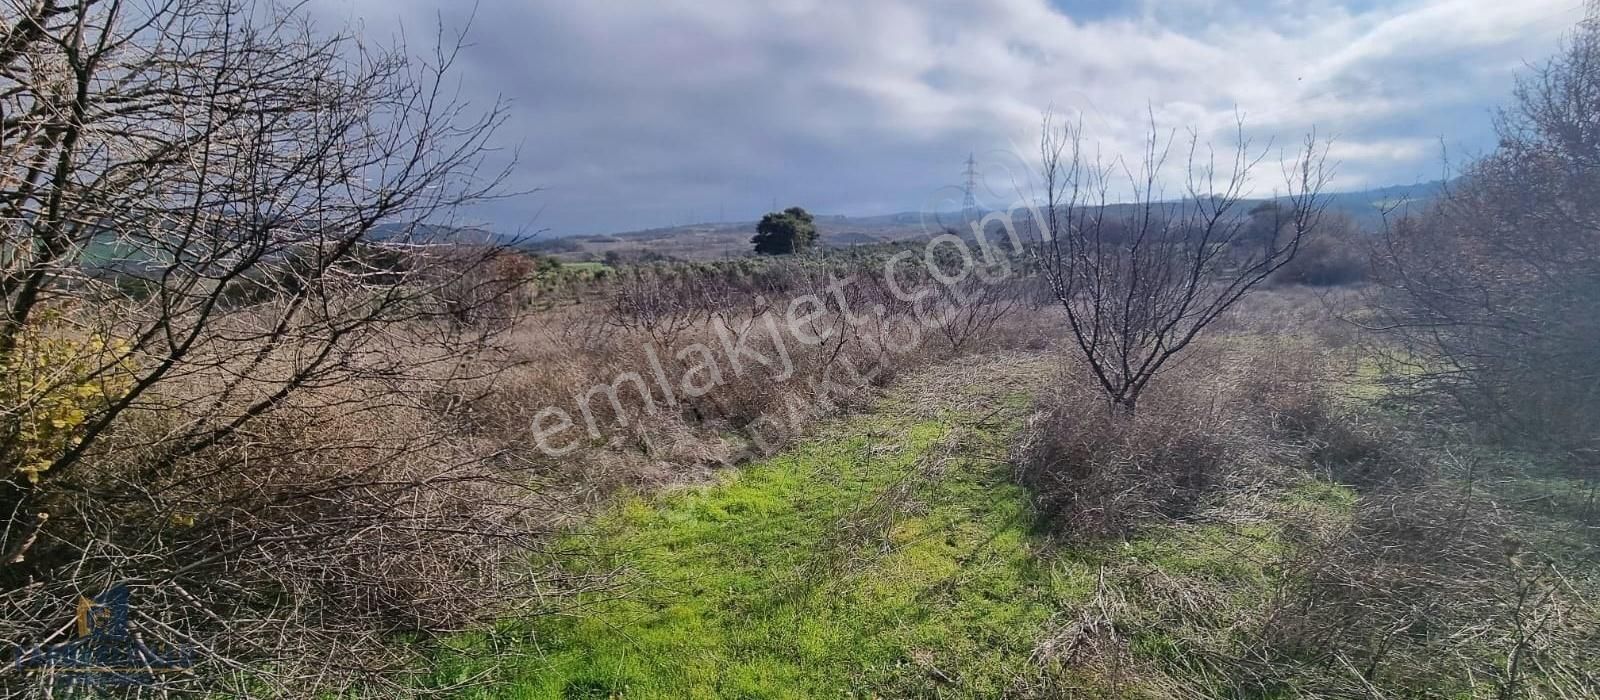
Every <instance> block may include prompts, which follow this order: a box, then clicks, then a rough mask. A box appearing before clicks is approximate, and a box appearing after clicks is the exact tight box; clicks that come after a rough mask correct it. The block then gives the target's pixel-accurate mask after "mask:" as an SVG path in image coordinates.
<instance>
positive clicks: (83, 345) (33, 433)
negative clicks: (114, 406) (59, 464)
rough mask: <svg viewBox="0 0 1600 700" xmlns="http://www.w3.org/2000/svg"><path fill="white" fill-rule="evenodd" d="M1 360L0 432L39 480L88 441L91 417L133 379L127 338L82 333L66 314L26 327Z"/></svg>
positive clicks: (20, 469) (10, 454) (21, 468)
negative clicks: (86, 434) (65, 321)
mask: <svg viewBox="0 0 1600 700" xmlns="http://www.w3.org/2000/svg"><path fill="white" fill-rule="evenodd" d="M3 361H4V364H3V366H0V421H3V423H0V430H3V431H4V435H5V437H6V442H7V443H8V444H9V448H8V450H7V453H6V461H7V462H8V464H6V465H4V467H9V468H10V469H11V470H13V471H15V472H16V473H19V474H22V475H24V476H26V477H27V478H28V481H30V482H33V483H38V481H39V476H40V475H41V474H42V473H43V472H45V471H46V470H48V469H49V468H50V465H51V464H52V463H53V462H54V461H55V460H56V459H57V458H58V457H60V456H61V454H62V453H63V452H65V451H66V450H67V449H68V448H70V447H71V446H73V445H76V444H77V443H78V442H79V441H80V440H82V435H83V430H84V428H85V426H86V424H87V422H88V421H89V419H90V418H91V417H92V416H93V415H94V414H95V413H96V412H97V411H100V410H102V409H103V408H104V407H106V406H107V405H108V404H110V403H111V402H113V401H115V400H117V399H119V398H121V397H122V396H123V395H125V394H126V393H127V391H128V390H129V389H130V388H131V385H132V382H133V380H132V377H131V373H130V372H129V371H128V370H129V369H130V368H131V360H130V348H129V346H128V344H127V342H125V341H123V340H120V339H113V338H108V337H106V336H103V335H100V334H93V333H91V334H82V333H77V332H74V331H73V330H72V329H69V328H67V327H66V325H65V324H63V323H61V322H60V320H59V316H53V317H50V318H47V319H46V320H45V321H43V322H40V323H37V324H34V325H31V326H29V327H27V328H25V329H23V330H22V332H21V334H20V335H19V337H18V341H17V344H16V347H15V348H14V349H13V350H12V352H11V354H10V356H8V357H5V358H3Z"/></svg>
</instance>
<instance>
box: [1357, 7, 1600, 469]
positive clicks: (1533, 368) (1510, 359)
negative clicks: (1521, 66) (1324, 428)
mask: <svg viewBox="0 0 1600 700" xmlns="http://www.w3.org/2000/svg"><path fill="white" fill-rule="evenodd" d="M1515 98H1516V100H1515V103H1514V105H1513V106H1512V107H1511V108H1510V109H1507V110H1505V111H1503V112H1502V113H1501V114H1500V115H1499V119H1498V120H1497V124H1496V126H1497V131H1498V132H1499V136H1500V146H1499V148H1497V149H1496V150H1495V151H1494V152H1493V153H1491V154H1489V155H1488V156H1486V157H1484V158H1483V159H1481V160H1479V161H1477V162H1475V163H1473V164H1471V165H1470V166H1468V167H1467V168H1466V169H1465V172H1464V173H1463V174H1462V176H1461V177H1460V178H1459V179H1457V180H1456V181H1455V182H1454V183H1452V186H1451V187H1449V188H1448V189H1447V190H1446V192H1445V193H1444V195H1443V196H1442V197H1440V198H1439V200H1438V201H1437V202H1436V204H1435V206H1433V207H1432V208H1431V209H1430V210H1428V211H1426V212H1424V213H1423V214H1421V215H1418V216H1413V217H1407V218H1402V219H1399V220H1397V221H1392V222H1390V225H1389V226H1386V227H1385V233H1384V235H1383V236H1382V237H1381V239H1380V245H1379V251H1378V255H1377V273H1378V278H1379V282H1380V286H1381V290H1382V291H1381V293H1380V295H1379V296H1378V298H1376V299H1374V305H1375V307H1376V308H1377V310H1378V315H1377V319H1376V325H1377V326H1378V327H1379V328H1380V329H1381V330H1383V331H1386V335H1385V338H1386V342H1387V343H1388V344H1389V346H1391V347H1394V348H1398V349H1400V350H1401V352H1399V353H1392V354H1391V356H1392V359H1395V360H1397V361H1403V362H1404V363H1405V364H1407V365H1408V366H1409V369H1410V372H1408V373H1407V376H1408V377H1409V378H1411V379H1412V380H1414V385H1415V387H1416V388H1419V389H1422V390H1424V391H1425V392H1428V393H1435V392H1437V393H1440V394H1443V396H1444V397H1446V398H1449V399H1451V400H1452V403H1453V404H1454V405H1455V406H1457V407H1458V408H1460V409H1461V411H1462V412H1463V414H1464V415H1465V416H1466V417H1468V418H1470V419H1473V420H1475V421H1477V422H1479V423H1480V424H1482V425H1486V426H1489V427H1492V428H1495V429H1497V430H1498V431H1499V432H1500V435H1501V436H1502V437H1506V438H1511V439H1516V440H1518V441H1522V442H1524V443H1525V444H1529V445H1533V446H1537V447H1540V448H1550V447H1555V448H1556V450H1557V451H1566V452H1569V453H1571V454H1572V455H1573V456H1576V457H1577V458H1578V461H1579V462H1580V463H1588V464H1589V465H1590V469H1591V470H1592V469H1593V465H1595V464H1600V431H1596V430H1595V429H1594V421H1593V420H1592V416H1593V412H1594V410H1595V409H1596V408H1597V407H1600V355H1597V354H1596V352H1595V347H1596V346H1597V343H1600V322H1597V321H1596V317H1595V314H1594V308H1595V306H1596V304H1597V303H1600V196H1597V195H1600V130H1596V129H1595V115H1596V114H1600V10H1591V17H1590V19H1588V20H1587V21H1585V22H1584V23H1583V24H1581V25H1580V26H1579V28H1578V30H1577V31H1576V32H1575V33H1574V34H1573V35H1572V36H1571V37H1570V38H1569V39H1568V41H1567V42H1566V45H1565V47H1564V48H1563V50H1562V51H1561V52H1560V53H1559V54H1558V55H1557V56H1556V58H1554V59H1553V60H1551V61H1549V62H1548V63H1546V64H1544V65H1542V66H1539V67H1538V68H1536V69H1535V70H1534V71H1533V72H1532V73H1531V74H1530V75H1528V76H1526V77H1524V78H1522V79H1520V80H1519V81H1518V84H1517V88H1516V92H1515ZM1591 475H1592V471H1591Z"/></svg>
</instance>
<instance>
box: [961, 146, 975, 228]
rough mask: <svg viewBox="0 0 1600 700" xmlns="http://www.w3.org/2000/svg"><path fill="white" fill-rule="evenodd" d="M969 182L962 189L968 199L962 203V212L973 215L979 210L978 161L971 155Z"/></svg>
mask: <svg viewBox="0 0 1600 700" xmlns="http://www.w3.org/2000/svg"><path fill="white" fill-rule="evenodd" d="M966 176H967V180H966V185H965V186H964V187H963V188H962V189H963V191H965V193H966V197H965V198H964V199H962V201H961V211H962V212H963V213H968V214H970V213H972V212H974V211H976V210H977V209H978V159H977V158H976V157H975V156H973V155H972V154H971V153H968V154H967V172H966Z"/></svg>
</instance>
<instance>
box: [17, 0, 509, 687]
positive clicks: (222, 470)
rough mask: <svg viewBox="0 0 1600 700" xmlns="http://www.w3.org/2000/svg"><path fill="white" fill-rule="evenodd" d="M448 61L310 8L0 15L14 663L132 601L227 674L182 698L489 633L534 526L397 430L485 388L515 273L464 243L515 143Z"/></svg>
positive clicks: (69, 2) (446, 50)
mask: <svg viewBox="0 0 1600 700" xmlns="http://www.w3.org/2000/svg"><path fill="white" fill-rule="evenodd" d="M440 38H441V39H443V38H444V37H440ZM453 58H454V50H453V49H452V48H451V44H450V42H448V41H441V42H440V43H439V49H438V50H437V51H435V52H434V53H433V54H432V55H431V56H430V57H428V58H427V59H426V60H420V59H417V58H415V57H413V56H412V55H410V54H409V53H408V52H407V51H406V50H405V48H404V47H397V48H393V49H376V48H373V47H371V46H370V45H367V44H363V43H359V42H357V41H356V40H355V39H354V38H353V37H351V36H348V35H332V36H326V35H323V34H319V33H318V32H317V31H315V30H314V29H313V28H312V27H311V26H310V22H309V20H308V18H307V17H305V16H304V14H303V13H301V12H300V11H299V10H298V6H287V7H284V6H278V5H273V4H260V3H252V2H236V1H235V0H150V1H148V2H142V1H135V0H31V1H29V2H19V1H17V0H13V1H10V2H6V3H5V5H4V8H3V9H0V305H3V309H0V367H4V370H3V373H0V384H3V386H0V433H3V440H0V469H3V473H0V478H3V481H0V512H3V514H4V515H3V517H5V524H4V526H3V530H0V553H3V555H4V560H3V562H0V599H3V600H4V605H5V606H6V609H7V613H6V615H4V616H3V617H4V619H5V622H4V623H0V638H4V639H6V640H7V646H14V648H10V649H8V650H7V658H23V657H26V656H27V654H30V653H34V654H42V655H40V656H36V657H30V658H36V659H46V660H48V658H50V656H49V654H45V653H44V652H46V651H48V650H49V649H51V648H53V647H52V646H51V645H60V644H66V643H68V642H66V641H64V640H65V638H64V637H63V636H62V635H63V633H62V629H63V628H62V627H61V622H62V621H63V620H70V619H71V611H72V606H73V605H74V603H75V601H76V600H77V599H78V598H79V597H80V596H83V597H88V598H94V597H95V596H99V595H103V594H107V592H108V591H127V590H129V588H132V589H134V590H133V593H132V596H131V599H132V601H133V602H132V603H131V605H133V610H134V613H135V614H134V616H133V620H132V622H130V623H128V624H135V625H138V626H139V633H140V634H141V635H143V636H142V637H140V638H141V639H144V640H146V641H147V642H149V643H150V644H156V643H157V642H159V643H160V644H161V645H166V646H168V647H178V646H182V647H184V648H187V649H192V650H197V651H198V653H199V654H200V656H201V657H202V665H201V666H200V667H198V668H197V669H196V671H199V672H198V673H197V674H196V675H192V676H190V675H184V674H175V675H174V676H173V678H176V679H177V680H179V681H183V680H185V679H187V680H188V681H195V680H196V679H197V678H198V679H199V680H200V681H206V682H209V681H215V680H217V679H219V678H225V677H232V678H233V679H234V681H235V682H239V683H247V684H251V685H253V686H254V687H258V688H265V687H269V686H274V687H283V688H287V687H292V686H295V685H296V684H305V683H310V684H316V683H321V682H331V681H329V679H334V678H340V677H344V676H343V671H346V670H351V671H354V670H357V669H360V668H362V667H363V666H364V664H365V662H366V661H367V660H368V659H367V658H366V657H364V656H362V655H361V654H358V653H355V650H356V649H358V648H368V647H363V646H362V645H361V644H358V643H356V642H354V641H351V640H353V639H356V638H358V637H359V638H362V639H372V638H374V635H376V634H377V632H376V631H375V630H379V629H397V628H411V629H437V628H439V627H441V626H448V625H451V624H457V623H459V622H460V620H461V619H462V617H461V614H464V613H465V611H467V610H469V609H470V607H471V606H470V601H466V600H464V598H465V597H470V596H472V595H475V593H473V591H481V590H483V588H482V587H480V586H476V585H468V582H467V581H466V579H473V581H472V582H471V583H474V584H475V583H486V582H488V581H489V578H490V574H489V570H488V569H486V568H484V565H486V564H489V562H488V561H487V559H486V560H485V561H484V562H482V563H479V564H474V563H472V562H471V558H473V557H487V554H488V552H489V551H490V550H491V549H493V547H495V546H498V545H497V544H495V543H497V542H506V541H510V540H512V539H515V538H518V537H522V536H523V533H525V531H526V530H525V523H524V522H522V520H521V518H522V515H521V514H522V513H523V512H524V511H525V508H524V506H523V505H522V504H521V503H520V502H519V501H518V500H517V499H516V498H511V497H507V496H506V495H505V494H504V493H502V492H501V491H500V490H499V489H498V487H497V486H495V485H496V484H504V483H510V482H511V480H507V479H502V477H503V475H497V474H495V473H493V472H492V471H490V470H487V469H486V467H484V465H485V464H487V462H485V461H483V460H480V459H477V458H475V457H472V456H471V455H470V451H469V449H468V447H467V446H465V445H464V444H462V442H461V441H460V440H459V439H458V438H457V437H456V436H453V435H450V434H448V433H441V432H439V431H433V430H420V429H408V428H407V427H404V426H403V425H397V424H396V423H395V421H396V420H399V419H400V417H402V416H416V415H420V413H421V412H427V411H449V410H451V409H450V408H448V407H450V406H455V405H459V402H446V401H439V400H438V397H439V396H440V395H443V394H447V393H449V391H451V389H450V388H449V387H454V386H458V385H459V380H461V379H463V378H466V377H469V376H471V375H474V374H481V373H482V372H485V371H489V370H486V369H483V367H486V366H487V365H478V364H475V363H474V361H473V358H475V357H477V356H478V355H480V354H482V353H483V352H484V351H486V350H487V349H489V348H488V346H489V340H490V337H491V335H492V333H493V332H494V329H492V328H482V327H477V326H474V325H472V324H464V323H459V322H457V321H459V320H460V319H462V318H469V317H471V316H472V314H471V313H470V312H468V310H465V309H463V308H461V301H460V299H461V298H462V296H463V295H461V294H460V293H459V290H460V288H461V285H462V281H461V276H462V274H463V272H464V271H468V270H472V269H474V268H476V267H478V266H479V263H480V262H481V263H487V262H490V261H493V260H495V259H496V258H497V256H499V255H500V254H501V253H502V250H501V246H496V245H482V244H479V245H475V246H471V247H461V246H455V245H452V244H453V243H454V242H455V241H454V240H453V238H452V236H453V231H454V230H455V229H453V228H452V227H450V226H448V225H445V224H448V223H449V221H450V216H451V212H452V211H454V210H455V209H456V208H457V207H459V206H461V205H464V204H468V203H471V202H475V201H480V200H482V199H484V198H486V197H491V196H495V193H496V192H498V191H499V185H500V181H501V176H502V175H503V172H504V171H503V170H485V169H484V163H485V159H484V154H485V147H486V145H487V143H488V139H489V138H490V135H491V133H492V132H493V130H494V128H495V127H496V126H497V125H498V124H499V123H500V122H501V118H502V116H501V111H500V109H499V107H498V106H491V107H489V109H488V111H487V112H484V113H482V114H472V113H469V112H468V111H466V106H465V105H464V104H463V103H461V102H459V101H457V100H456V99H455V98H453V97H452V96H451V95H452V93H451V91H450V90H449V88H448V84H447V83H446V82H445V80H444V76H445V74H446V73H447V71H448V70H449V69H450V66H451V63H452V60H453ZM480 243H481V242H480ZM473 257H476V258H477V260H470V259H464V258H473ZM468 284H471V283H470V281H469V282H468ZM474 286H475V285H474ZM515 286H516V285H514V284H507V285H500V286H498V287H496V288H495V291H493V292H491V293H474V294H468V295H465V296H466V297H467V298H470V299H472V300H473V301H472V303H474V304H491V303H498V302H499V297H501V296H503V295H504V294H507V293H510V292H511V291H513V290H514V289H515ZM452 290H455V291H454V292H452ZM439 406H445V407H446V408H443V409H441V408H438V407H439ZM439 418H440V423H439V424H440V425H446V424H448V421H449V420H450V419H451V418H450V416H448V415H444V416H440V417H439ZM497 480H499V481H497ZM462 523H470V524H468V525H463V524H462ZM441 557H443V558H441ZM450 557H455V558H454V559H451V558H450ZM446 562H448V563H446ZM489 566H491V567H492V564H489ZM46 581H48V582H51V585H49V586H43V585H41V583H42V582H46ZM407 601H410V602H407ZM436 603H437V604H436ZM338 640H343V641H344V642H348V644H343V643H341V642H340V641H338ZM143 643H144V642H141V644H143ZM331 648H346V649H349V650H350V651H351V652H352V653H350V654H348V655H345V656H342V657H341V658H340V659H337V660H332V661H330V660H329V659H327V658H326V657H325V655H324V654H325V652H326V650H327V649H331ZM319 656H320V658H318V657H319ZM308 660H315V661H317V663H315V664H311V665H307V664H308ZM300 674H303V675H300ZM163 678H164V679H166V678H167V677H165V676H163ZM169 680H170V679H169ZM286 692H287V691H286Z"/></svg>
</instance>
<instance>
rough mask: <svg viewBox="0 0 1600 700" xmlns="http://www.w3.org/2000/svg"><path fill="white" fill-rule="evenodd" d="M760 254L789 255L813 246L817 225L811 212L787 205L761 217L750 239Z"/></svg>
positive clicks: (815, 242) (815, 241) (815, 239)
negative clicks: (754, 233)
mask: <svg viewBox="0 0 1600 700" xmlns="http://www.w3.org/2000/svg"><path fill="white" fill-rule="evenodd" d="M750 242H751V243H754V244H755V246H756V252H757V253H760V254H762V255H791V254H794V253H800V252H804V251H807V250H810V249H811V248H813V247H815V246H816V244H817V225H816V223H815V222H814V221H813V220H812V218H811V214H810V213H809V212H807V211H806V210H804V209H801V208H800V207H789V208H788V209H785V210H783V211H775V212H772V213H770V214H767V215H766V216H763V217H761V223H760V224H757V225H756V235H755V237H754V238H751V239H750Z"/></svg>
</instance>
